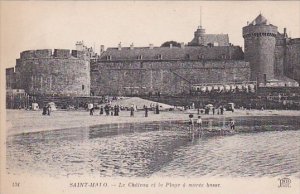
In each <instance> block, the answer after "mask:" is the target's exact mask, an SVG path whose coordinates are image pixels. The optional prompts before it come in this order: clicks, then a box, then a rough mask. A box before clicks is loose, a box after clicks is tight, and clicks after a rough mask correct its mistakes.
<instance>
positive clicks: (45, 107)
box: [42, 104, 51, 116]
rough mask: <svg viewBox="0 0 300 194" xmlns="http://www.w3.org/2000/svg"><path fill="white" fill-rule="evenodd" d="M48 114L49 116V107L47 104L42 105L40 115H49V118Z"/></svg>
mask: <svg viewBox="0 0 300 194" xmlns="http://www.w3.org/2000/svg"><path fill="white" fill-rule="evenodd" d="M50 114H51V106H50V105H49V104H48V105H44V107H43V112H42V115H49V116H50Z"/></svg>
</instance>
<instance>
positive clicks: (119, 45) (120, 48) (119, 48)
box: [118, 42, 122, 51]
mask: <svg viewBox="0 0 300 194" xmlns="http://www.w3.org/2000/svg"><path fill="white" fill-rule="evenodd" d="M118 50H119V51H120V50H122V44H121V42H120V43H119V44H118Z"/></svg>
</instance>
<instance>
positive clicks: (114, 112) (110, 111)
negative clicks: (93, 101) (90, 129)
mask: <svg viewBox="0 0 300 194" xmlns="http://www.w3.org/2000/svg"><path fill="white" fill-rule="evenodd" d="M104 112H105V115H106V116H109V115H111V116H119V112H120V106H119V105H115V106H113V107H111V106H109V105H108V104H106V105H105V106H104V107H103V106H101V107H100V115H103V114H104Z"/></svg>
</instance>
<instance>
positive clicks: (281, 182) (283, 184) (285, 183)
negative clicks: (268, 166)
mask: <svg viewBox="0 0 300 194" xmlns="http://www.w3.org/2000/svg"><path fill="white" fill-rule="evenodd" d="M278 180H279V185H278V187H286V188H288V187H291V182H292V181H291V179H289V178H282V179H280V178H279V179H278Z"/></svg>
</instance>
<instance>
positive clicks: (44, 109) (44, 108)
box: [42, 105, 47, 115]
mask: <svg viewBox="0 0 300 194" xmlns="http://www.w3.org/2000/svg"><path fill="white" fill-rule="evenodd" d="M46 114H47V106H46V105H44V107H43V113H42V115H46Z"/></svg>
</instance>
